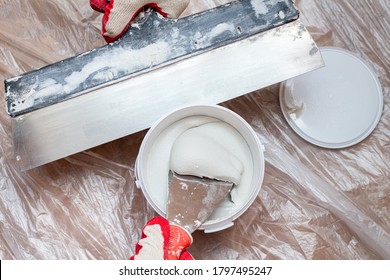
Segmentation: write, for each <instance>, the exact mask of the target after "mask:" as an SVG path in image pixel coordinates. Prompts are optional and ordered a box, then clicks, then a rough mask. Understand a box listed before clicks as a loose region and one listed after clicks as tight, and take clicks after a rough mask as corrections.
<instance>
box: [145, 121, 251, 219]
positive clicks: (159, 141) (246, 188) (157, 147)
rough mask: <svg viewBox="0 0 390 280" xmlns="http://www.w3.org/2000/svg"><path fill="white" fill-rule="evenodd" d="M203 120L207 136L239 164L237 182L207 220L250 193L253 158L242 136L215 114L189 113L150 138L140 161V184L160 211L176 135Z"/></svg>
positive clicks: (230, 208) (163, 207) (236, 205)
mask: <svg viewBox="0 0 390 280" xmlns="http://www.w3.org/2000/svg"><path fill="white" fill-rule="evenodd" d="M206 124H207V130H208V131H210V137H212V138H213V139H214V140H215V141H217V142H219V143H221V145H222V147H223V148H224V149H227V150H228V151H229V152H230V153H231V154H232V155H233V156H235V157H237V158H238V159H239V161H240V162H242V165H243V171H242V174H241V178H240V183H239V184H238V185H237V186H235V187H234V188H233V190H232V191H231V194H230V197H227V198H226V199H225V201H224V202H223V203H222V205H221V206H220V207H219V208H218V209H216V211H215V212H214V213H213V215H212V216H211V217H210V219H209V220H213V219H217V218H218V219H222V218H223V217H225V216H227V215H229V213H232V212H233V211H237V210H239V209H241V208H242V207H243V206H244V205H245V203H246V201H248V200H249V199H250V197H251V195H252V186H251V183H252V177H253V160H252V155H251V152H250V149H249V146H248V144H247V143H246V141H245V139H244V138H243V137H242V136H241V134H240V133H239V132H238V131H237V130H236V129H235V128H233V127H232V126H231V125H229V124H227V123H225V122H222V121H220V120H218V119H216V118H212V117H207V116H191V117H186V118H184V119H181V120H180V121H177V122H175V123H174V124H172V125H170V126H169V127H167V128H165V129H164V130H163V131H162V132H161V133H160V134H159V135H158V137H157V138H156V139H155V140H154V142H153V145H152V146H151V148H150V150H149V151H148V155H147V157H146V160H145V163H144V164H143V165H144V167H143V170H144V172H145V177H144V181H145V182H144V184H145V185H147V186H148V189H149V191H148V192H149V195H150V196H151V199H152V200H153V201H154V202H155V203H156V205H157V206H158V208H160V209H161V210H162V211H164V212H166V204H167V197H168V173H169V171H170V157H171V150H172V147H173V144H174V142H175V140H176V139H177V138H178V137H179V135H181V134H182V133H184V132H185V131H187V130H188V129H191V128H194V127H199V126H202V125H206Z"/></svg>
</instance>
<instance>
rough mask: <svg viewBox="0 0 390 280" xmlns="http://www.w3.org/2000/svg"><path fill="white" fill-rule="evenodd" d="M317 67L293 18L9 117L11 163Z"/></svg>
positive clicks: (137, 127)
mask: <svg viewBox="0 0 390 280" xmlns="http://www.w3.org/2000/svg"><path fill="white" fill-rule="evenodd" d="M322 65H323V61H322V58H321V55H320V52H319V50H318V48H317V47H316V45H315V43H314V41H313V40H312V38H311V36H310V34H309V33H308V32H307V30H306V29H305V27H304V25H303V24H302V23H301V22H300V20H299V19H298V20H295V21H293V22H291V23H288V24H285V25H283V26H280V27H276V28H274V29H271V30H269V31H266V32H262V33H260V34H257V35H254V36H251V37H248V38H246V39H243V40H241V41H237V42H234V43H232V44H228V45H225V46H223V47H220V48H216V49H213V50H210V51H208V52H204V53H202V54H199V55H196V56H191V57H188V58H186V59H183V60H181V61H178V62H177V63H173V64H170V65H167V66H164V67H161V68H159V69H156V70H155V71H151V72H148V73H145V74H142V75H139V76H135V77H132V78H129V79H124V80H121V81H119V82H117V83H114V84H111V85H109V86H102V87H100V88H98V89H96V90H94V91H91V92H89V93H87V94H84V95H81V96H78V97H77V98H72V99H69V100H66V101H64V102H60V103H56V104H54V105H51V106H48V107H45V108H42V109H39V110H36V111H33V112H30V113H26V114H23V115H21V116H18V117H15V118H13V120H12V126H13V139H14V147H15V152H16V158H17V159H18V161H19V163H20V166H21V168H22V169H23V170H26V169H30V168H33V167H36V166H39V165H42V164H45V163H48V162H51V161H54V160H57V159H60V158H63V157H66V156H69V155H72V154H75V153H77V152H80V151H83V150H86V149H89V148H92V147H95V146H98V145H101V144H103V143H107V142H109V141H112V140H115V139H118V138H121V137H124V136H126V135H129V134H132V133H135V132H138V131H141V130H143V129H146V128H149V127H150V126H151V125H152V124H153V123H154V122H155V121H156V120H157V119H158V118H160V117H161V116H162V115H164V114H166V113H168V112H169V111H171V110H173V109H176V108H179V107H182V106H184V105H190V104H217V103H220V102H223V101H226V100H229V99H232V98H235V97H238V96H241V95H243V94H246V93H249V92H252V91H255V90H257V89H260V88H263V87H266V86H269V85H272V84H275V83H278V82H281V81H284V80H287V79H289V78H292V77H295V76H297V75H300V74H303V73H306V72H309V71H311V70H314V69H316V68H319V67H321V66H322Z"/></svg>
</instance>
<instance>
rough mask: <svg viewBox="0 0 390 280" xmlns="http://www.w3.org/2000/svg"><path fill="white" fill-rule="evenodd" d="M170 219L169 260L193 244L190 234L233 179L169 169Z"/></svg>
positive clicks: (168, 211)
mask: <svg viewBox="0 0 390 280" xmlns="http://www.w3.org/2000/svg"><path fill="white" fill-rule="evenodd" d="M169 176H170V183H169V190H168V206H167V220H168V221H169V222H170V223H171V226H170V238H169V245H168V259H171V260H175V259H176V260H177V259H178V258H179V256H180V254H181V252H182V251H183V250H185V249H186V248H188V247H189V246H190V245H191V243H192V237H191V234H192V233H193V232H194V231H195V230H196V229H197V228H199V227H200V226H201V225H202V224H203V223H204V222H205V221H206V220H207V219H208V218H209V217H210V215H211V214H212V213H213V212H214V210H215V209H216V208H217V207H218V206H219V205H220V204H221V203H222V201H223V200H224V199H225V197H226V196H227V195H228V194H229V193H230V191H231V189H232V188H233V185H234V184H233V183H232V182H225V181H219V180H214V179H209V178H199V177H195V176H189V175H180V174H177V173H174V172H170V174H169Z"/></svg>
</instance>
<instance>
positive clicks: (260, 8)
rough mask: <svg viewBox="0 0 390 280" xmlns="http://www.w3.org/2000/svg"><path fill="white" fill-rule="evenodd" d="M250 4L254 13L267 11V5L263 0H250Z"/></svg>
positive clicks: (259, 13) (260, 13) (262, 13)
mask: <svg viewBox="0 0 390 280" xmlns="http://www.w3.org/2000/svg"><path fill="white" fill-rule="evenodd" d="M251 5H252V8H253V10H254V11H255V12H256V15H264V14H266V13H268V8H267V5H266V4H265V3H264V2H263V1H258V0H252V1H251Z"/></svg>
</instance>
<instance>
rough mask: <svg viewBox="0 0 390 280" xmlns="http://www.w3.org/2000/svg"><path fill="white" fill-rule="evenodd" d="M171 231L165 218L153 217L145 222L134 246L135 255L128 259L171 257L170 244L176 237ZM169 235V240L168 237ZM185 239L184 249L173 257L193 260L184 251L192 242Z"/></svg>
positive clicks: (170, 226) (164, 258)
mask: <svg viewBox="0 0 390 280" xmlns="http://www.w3.org/2000/svg"><path fill="white" fill-rule="evenodd" d="M171 233H172V225H169V222H168V220H167V219H165V218H163V217H154V218H152V219H151V220H149V222H147V223H146V225H145V226H144V228H143V229H142V237H141V240H140V241H139V242H138V243H137V245H136V247H135V255H134V256H132V257H131V258H130V260H167V259H172V255H173V253H174V252H172V251H171V250H170V248H171V247H172V245H175V243H177V242H176V240H174V237H176V235H175V234H171ZM170 237H171V240H170V239H169V238H170ZM189 238H191V240H189V239H187V240H186V242H184V243H186V245H185V246H184V247H185V248H184V250H183V251H182V252H181V253H180V255H179V256H175V257H174V258H175V259H179V260H193V259H194V258H193V257H192V256H191V254H190V253H188V252H187V251H186V248H187V247H188V246H189V245H190V244H191V243H192V237H190V236H189Z"/></svg>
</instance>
